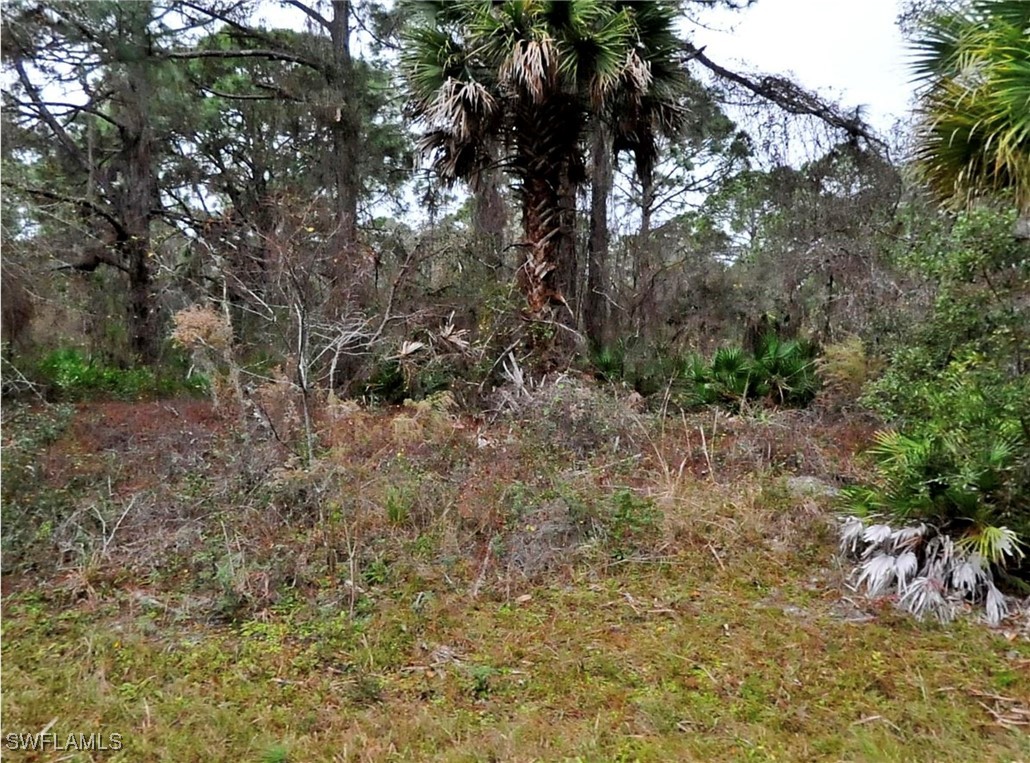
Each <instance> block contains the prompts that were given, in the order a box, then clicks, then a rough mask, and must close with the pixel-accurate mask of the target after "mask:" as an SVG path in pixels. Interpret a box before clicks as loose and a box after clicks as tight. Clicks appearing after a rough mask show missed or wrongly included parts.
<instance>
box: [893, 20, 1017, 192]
mask: <svg viewBox="0 0 1030 763" xmlns="http://www.w3.org/2000/svg"><path fill="white" fill-rule="evenodd" d="M913 70H914V72H915V74H916V76H917V78H918V79H919V80H921V81H922V82H923V83H925V89H924V92H923V95H922V109H921V111H922V127H921V129H920V133H919V147H918V151H917V158H918V161H919V164H920V166H921V168H922V171H923V174H924V176H925V178H926V180H927V182H928V183H929V185H930V187H931V188H932V189H933V190H934V191H935V192H936V193H938V194H939V195H940V196H941V197H942V198H944V199H952V200H958V201H967V200H969V199H970V198H972V197H975V196H978V195H981V194H984V193H991V192H995V191H1002V190H1011V191H1013V192H1014V193H1015V196H1016V201H1017V203H1018V204H1019V205H1020V206H1021V207H1022V208H1023V210H1024V211H1026V210H1030V3H1027V2H1026V1H1025V0H977V1H976V2H973V3H972V4H971V5H970V6H969V7H968V8H967V10H965V11H964V12H958V13H951V14H946V15H942V16H938V17H937V18H935V19H934V20H933V21H932V22H931V23H930V24H929V25H928V26H927V27H926V29H925V30H924V33H923V36H922V37H921V38H920V39H919V40H918V41H917V43H916V45H915V58H914V62H913Z"/></svg>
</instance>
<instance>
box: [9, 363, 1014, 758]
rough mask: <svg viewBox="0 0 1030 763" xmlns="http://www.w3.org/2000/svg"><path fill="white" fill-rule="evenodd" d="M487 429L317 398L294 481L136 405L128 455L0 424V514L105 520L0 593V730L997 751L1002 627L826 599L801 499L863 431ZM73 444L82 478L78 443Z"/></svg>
mask: <svg viewBox="0 0 1030 763" xmlns="http://www.w3.org/2000/svg"><path fill="white" fill-rule="evenodd" d="M507 404H508V406H509V407H508V408H507V409H506V410H504V411H498V412H497V413H496V414H495V418H494V419H493V420H492V421H485V420H476V419H473V418H471V417H468V416H466V415H463V414H461V413H460V412H459V411H458V410H457V409H456V407H455V406H454V405H453V402H452V401H451V400H450V399H449V398H448V396H447V395H436V396H431V397H430V398H428V399H426V400H424V401H420V402H419V403H411V404H409V405H407V406H405V407H403V408H400V409H393V410H389V411H382V410H375V409H371V408H368V407H364V406H360V405H357V404H355V403H352V402H349V401H340V400H336V399H334V398H330V399H329V400H328V402H326V403H325V404H324V405H323V406H321V407H320V408H319V409H318V410H317V411H315V415H314V424H313V426H314V428H315V434H316V442H317V444H318V447H317V449H316V451H315V453H314V454H313V456H314V457H313V458H311V459H310V461H308V460H306V459H305V458H303V457H301V456H300V455H298V453H297V452H296V449H294V448H291V447H288V446H289V445H290V443H288V442H287V443H282V442H280V441H278V440H277V439H276V438H274V437H271V436H270V435H269V434H268V433H267V432H265V430H263V429H262V428H261V425H260V424H258V423H254V424H252V426H251V428H250V429H246V430H244V429H241V427H242V426H243V424H242V423H241V422H240V420H239V419H238V418H237V417H230V418H228V419H221V420H218V419H217V418H214V419H208V418H207V414H205V415H201V414H200V413H199V410H193V409H187V408H186V407H185V406H183V405H180V406H179V407H178V408H176V409H175V410H174V411H167V410H166V409H165V408H164V407H162V406H160V405H154V406H151V407H149V408H147V409H146V410H147V416H149V417H160V416H166V417H167V418H166V419H165V420H163V421H157V422H152V427H153V428H152V431H155V432H164V430H166V429H175V428H178V429H180V430H184V433H183V434H182V436H177V437H176V438H174V439H157V440H155V441H153V442H151V441H141V440H140V439H139V436H138V434H136V432H137V429H138V425H139V422H138V421H137V420H133V419H128V420H126V421H125V423H124V425H123V424H121V423H118V424H117V425H115V424H114V423H113V416H114V413H115V411H114V410H112V406H111V404H102V403H97V404H93V405H96V406H105V405H106V407H104V408H101V409H100V410H102V411H103V412H104V414H105V415H98V416H97V417H96V419H95V420H90V421H94V422H95V423H93V424H91V425H90V426H86V425H85V420H82V421H80V423H78V424H77V425H75V426H72V427H68V426H67V422H65V424H63V425H60V426H58V424H59V423H60V421H59V420H58V422H57V424H51V425H47V424H46V421H49V420H50V418H49V417H51V416H52V415H56V414H57V413H58V411H59V410H63V411H65V412H66V413H67V415H70V409H53V408H41V409H36V410H34V411H33V412H32V413H31V415H27V417H26V418H19V419H17V420H12V421H11V422H8V421H5V437H6V436H8V434H9V433H10V432H14V431H24V432H26V433H29V432H35V434H33V435H31V436H28V434H26V437H25V439H23V440H17V441H12V443H11V444H12V446H13V450H12V451H11V453H12V456H13V457H12V458H11V459H10V468H12V469H13V468H15V466H16V464H17V463H18V462H19V459H20V462H21V463H22V464H26V463H35V462H44V463H47V464H48V468H47V474H46V475H45V476H46V478H45V479H41V480H40V481H37V482H34V483H31V484H29V483H25V485H24V486H23V487H18V485H17V483H16V482H14V483H10V484H9V483H8V481H7V479H6V476H7V475H6V470H7V469H8V466H9V464H8V458H7V455H8V454H7V452H5V459H4V468H5V480H4V485H3V489H4V493H5V495H4V497H5V506H6V505H7V499H8V498H9V497H11V496H14V497H16V498H17V500H18V502H19V505H20V506H21V511H22V512H23V513H25V516H29V517H31V516H32V514H31V513H26V512H31V511H32V510H33V507H35V508H36V509H38V507H39V506H42V505H44V503H45V501H46V500H47V498H46V494H48V493H50V492H52V491H54V490H55V486H57V485H60V484H64V483H66V482H68V480H69V479H71V478H75V477H76V476H79V477H85V476H86V475H88V474H92V475H94V479H92V481H91V480H88V479H79V481H78V482H76V483H74V484H75V490H74V495H73V496H71V498H73V499H74V500H72V501H71V502H70V503H69V505H73V506H75V507H82V506H91V505H97V506H101V507H102V512H101V515H102V516H103V517H104V518H105V521H106V523H107V524H106V531H105V529H104V526H103V525H101V524H100V522H99V521H98V522H97V523H96V525H95V526H94V525H90V524H89V523H86V522H83V523H82V532H84V533H86V534H89V533H92V534H93V537H92V540H91V541H90V543H91V544H92V546H91V547H92V548H94V549H96V548H99V549H102V551H103V553H101V554H94V555H92V556H89V557H75V558H64V557H61V558H56V559H54V560H52V564H50V565H49V566H48V565H47V564H45V563H44V560H43V558H42V557H41V556H40V555H37V556H36V557H35V567H34V569H27V568H21V569H20V574H19V575H18V576H16V577H15V579H14V580H13V581H9V582H11V583H12V586H13V588H14V592H13V593H12V594H9V595H8V597H7V598H6V599H5V602H4V618H5V619H4V627H5V638H4V647H3V650H4V651H3V657H4V660H5V664H4V667H5V691H4V694H3V710H4V713H5V728H8V729H11V730H15V731H17V730H21V729H26V730H35V729H39V728H43V727H44V726H45V725H46V724H47V723H48V722H49V721H50V720H51V719H52V718H53V717H54V716H55V715H56V716H58V719H59V720H58V723H57V727H55V730H56V731H59V732H64V731H65V729H64V728H63V726H62V724H63V723H64V722H65V719H68V718H77V717H83V713H85V712H87V708H88V712H89V713H90V716H89V717H91V718H95V719H96V723H97V724H98V725H99V726H100V727H102V729H104V730H106V731H109V732H113V733H122V734H124V735H125V740H126V746H125V750H124V751H123V752H121V753H116V754H111V755H110V759H111V760H138V759H170V758H174V759H190V758H195V757H197V756H198V755H199V756H201V757H204V759H207V760H223V759H224V760H228V759H232V760H238V759H241V757H242V758H245V759H262V758H266V759H273V757H272V756H277V757H276V758H274V759H284V758H285V759H291V760H292V759H298V760H328V759H331V758H332V757H333V756H334V755H339V754H340V753H341V750H343V752H344V756H345V757H348V758H349V759H357V760H392V759H395V760H402V759H403V760H429V759H433V760H478V759H484V760H485V759H504V760H521V759H577V758H579V759H588V760H617V759H640V760H689V759H706V760H740V759H773V758H775V759H779V760H794V759H796V760H839V759H861V758H863V757H868V758H870V759H883V758H910V757H913V756H916V757H918V756H919V755H924V754H925V755H927V756H928V757H929V758H932V759H934V760H956V761H957V760H969V759H997V758H999V756H1000V757H1001V758H1012V759H1018V758H1019V757H1020V756H1025V755H1026V753H1027V752H1028V750H1027V749H1026V744H1025V738H1024V737H1022V736H1019V735H1018V734H1016V733H1011V732H1010V731H1008V730H1007V728H1006V727H1005V726H1004V725H1002V722H1003V721H1004V723H1006V724H1007V723H1011V722H1012V721H1013V719H1015V720H1016V721H1018V720H1019V718H1020V717H1021V716H1020V713H1021V712H1022V710H1023V708H1024V704H1020V701H1019V700H1018V697H1021V696H1024V695H1025V694H1027V693H1028V692H1030V685H1028V684H1027V681H1026V677H1025V675H1024V672H1025V671H1024V672H1020V671H1021V668H1020V666H1021V665H1022V664H1023V661H1025V660H1027V659H1030V651H1028V648H1030V643H1028V642H1027V641H1026V639H1025V638H1024V637H1023V636H1021V635H1020V634H1019V632H1018V628H1015V627H1013V626H1011V625H1009V626H1007V627H1009V628H1010V629H1011V630H1010V631H1008V633H1009V636H1008V638H1010V640H1004V639H1002V638H1000V637H998V636H996V635H994V634H992V633H991V632H989V631H986V630H983V629H979V628H975V627H973V626H972V625H971V624H965V623H959V624H957V625H953V626H951V628H950V629H949V630H944V629H942V628H941V627H940V626H937V625H933V624H918V623H915V622H913V621H911V620H906V619H902V618H900V617H899V616H898V615H897V614H896V613H894V611H893V609H892V608H890V607H881V606H880V605H879V604H877V603H871V604H867V603H864V602H851V601H849V600H847V599H846V598H844V597H842V595H841V589H840V586H841V584H842V582H843V575H842V573H841V571H840V570H838V569H836V567H835V566H834V565H833V564H832V561H831V560H832V555H833V550H834V545H835V543H834V537H833V535H834V524H833V520H832V516H831V515H830V514H829V512H828V510H827V504H828V501H829V496H830V495H831V494H832V492H833V491H834V489H835V485H834V480H835V477H836V476H838V475H841V474H848V473H850V470H852V469H854V468H856V467H855V466H854V465H853V464H852V463H851V460H850V459H851V453H852V451H853V450H854V448H855V447H856V446H857V445H858V444H859V442H860V440H861V438H862V437H863V436H864V435H863V434H862V433H861V432H859V431H851V430H846V429H843V428H837V429H832V428H828V426H827V425H826V424H825V423H823V422H820V421H819V420H818V418H817V417H816V416H815V415H814V414H813V413H811V412H800V411H784V412H769V411H763V412H761V415H751V416H739V415H731V414H728V413H726V412H724V411H720V410H718V409H713V410H709V411H705V412H702V413H698V414H684V415H682V416H675V417H673V416H669V417H656V416H653V415H649V414H645V413H639V412H637V411H636V410H635V405H634V403H633V401H631V400H628V399H627V398H626V397H621V398H620V397H619V396H612V395H611V394H609V392H608V391H606V390H604V389H603V388H598V387H595V386H592V385H588V384H585V383H583V382H582V381H577V380H575V379H573V378H571V377H565V378H562V379H561V380H559V381H558V383H554V382H553V380H552V382H549V383H546V384H540V385H529V386H527V388H526V389H524V390H522V391H521V392H519V393H518V394H517V395H513V396H512V397H511V398H510V399H508V400H507ZM118 405H121V404H118ZM201 405H203V406H206V407H207V408H209V406H208V405H207V404H206V403H205V404H199V403H198V404H195V406H196V407H197V409H199V408H200V406H201ZM90 410H91V408H90V407H88V406H83V407H82V408H81V409H80V412H79V414H78V415H79V416H80V417H84V416H87V415H88V412H89V411H90ZM6 415H7V413H6V410H5V416H6ZM210 415H211V416H214V414H213V413H211V414H210ZM58 418H59V419H60V417H58ZM120 421H121V420H120V419H119V422H120ZM214 421H217V422H218V425H217V429H216V430H215V431H213V432H212V433H211V434H210V436H208V437H206V438H205V439H201V438H200V434H201V429H200V427H201V425H202V424H205V423H209V422H214ZM9 424H11V426H8V425H9ZM833 426H836V427H842V426H843V425H842V424H840V423H838V424H835V425H833ZM48 427H49V428H48ZM94 428H95V429H94ZM281 431H283V432H286V431H287V430H286V429H281ZM98 432H102V433H103V436H104V438H105V440H104V441H105V442H107V443H110V445H109V453H110V456H109V457H110V458H111V459H113V460H117V461H118V462H119V468H118V469H113V470H110V471H109V472H108V474H109V475H110V476H111V480H110V482H108V481H107V480H105V479H101V478H99V475H100V474H101V472H100V471H99V468H100V465H101V464H100V462H99V461H96V460H93V457H92V456H91V455H90V454H86V453H84V452H83V450H82V447H81V446H82V445H83V444H84V443H85V442H86V440H87V439H88V438H91V437H96V436H97V434H98ZM165 434H167V432H166V433H165ZM123 435H124V437H123ZM296 436H298V437H299V436H301V435H299V434H298V435H296ZM55 449H56V450H55ZM198 451H199V454H198V453H197V452H198ZM71 456H73V457H71ZM797 474H800V475H804V477H805V480H792V476H794V475H797ZM9 491H11V492H10V494H9ZM19 496H20V497H19ZM127 509H131V510H129V511H127ZM123 513H124V518H123V519H121V520H119V517H122V516H123ZM16 519H17V518H15V520H12V521H16ZM4 520H5V532H6V530H7V520H8V517H7V515H5V517H4ZM119 522H120V523H119ZM116 523H119V524H118V525H117V528H115V525H116ZM30 525H31V522H29V523H28V524H27V525H26V526H30ZM85 540H89V539H88V538H87V539H85ZM40 548H42V547H40ZM58 551H59V549H58V548H57V547H53V552H55V553H56V552H58ZM41 650H42V651H41ZM54 650H56V651H57V652H60V653H61V654H65V655H66V654H74V655H75V659H63V660H60V661H57V662H53V661H47V662H45V663H44V662H41V661H40V660H39V659H38V656H39V654H41V653H51V652H52V651H54ZM70 686H75V690H74V691H70V690H69V687H70ZM270 698H272V700H273V701H270ZM981 703H982V704H981ZM984 706H986V707H987V708H989V710H985V709H984ZM44 716H45V717H44ZM173 718H174V719H175V720H174V723H173V722H172V721H170V720H168V719H173ZM999 719H1000V720H999ZM58 727H59V728H58ZM182 728H189V729H190V734H188V735H184V734H182V733H181V729H182ZM255 729H258V730H259V732H258V733H256V734H255V731H254V730H255ZM697 732H702V733H697ZM327 735H329V736H331V737H332V738H333V739H334V740H335V742H336V747H334V748H333V749H331V750H330V749H328V748H326V747H325V742H324V740H325V738H326V737H327ZM341 745H342V747H341ZM223 751H225V752H223Z"/></svg>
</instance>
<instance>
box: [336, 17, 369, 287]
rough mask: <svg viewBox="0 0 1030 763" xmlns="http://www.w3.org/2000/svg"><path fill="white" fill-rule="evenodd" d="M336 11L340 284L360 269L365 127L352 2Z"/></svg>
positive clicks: (337, 204)
mask: <svg viewBox="0 0 1030 763" xmlns="http://www.w3.org/2000/svg"><path fill="white" fill-rule="evenodd" d="M332 7H333V16H332V19H331V20H330V24H329V35H330V39H331V41H332V48H333V65H332V67H331V68H330V70H329V75H328V80H329V81H328V85H329V92H330V93H331V94H332V98H333V100H334V101H335V108H336V111H335V112H334V113H333V115H332V116H333V120H332V124H331V131H332V140H333V145H332V161H333V176H334V181H335V185H336V231H335V235H334V239H335V242H334V244H335V245H334V250H335V252H334V257H335V258H336V261H335V265H336V267H335V268H334V272H335V275H336V276H337V278H338V280H339V279H345V278H347V277H348V276H350V275H352V274H353V272H354V268H355V266H356V262H355V258H356V257H357V241H358V196H359V182H358V161H359V157H360V154H361V125H360V117H359V115H358V112H357V107H356V104H355V89H354V85H355V83H354V62H353V59H352V58H351V52H350V28H351V22H350V14H351V4H350V2H349V0H333V3H332ZM339 285H341V284H338V286H339Z"/></svg>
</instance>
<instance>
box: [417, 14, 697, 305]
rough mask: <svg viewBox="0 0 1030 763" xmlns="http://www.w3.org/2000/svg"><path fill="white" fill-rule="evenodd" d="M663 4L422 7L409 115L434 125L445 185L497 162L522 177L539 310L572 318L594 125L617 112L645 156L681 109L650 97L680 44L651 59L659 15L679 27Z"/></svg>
mask: <svg viewBox="0 0 1030 763" xmlns="http://www.w3.org/2000/svg"><path fill="white" fill-rule="evenodd" d="M660 7H662V8H663V9H664V10H663V12H662V13H661V14H655V13H654V12H653V11H652V10H650V9H649V10H648V12H647V13H644V12H642V10H641V9H642V8H644V6H640V7H639V8H638V7H637V6H635V4H633V3H619V2H611V1H610V0H608V1H606V0H571V1H570V2H550V1H545V0H504V1H503V2H490V1H489V0H451V1H450V2H448V1H447V0H444V1H442V2H435V3H420V4H419V5H418V6H417V8H418V10H419V11H420V14H419V16H418V17H417V18H416V19H415V20H414V22H413V24H412V25H411V26H410V27H409V30H408V32H407V37H408V47H407V52H406V53H405V54H404V57H403V61H402V63H403V66H404V69H405V73H406V77H407V82H408V89H409V111H410V114H411V115H412V116H413V117H415V118H417V119H421V120H422V121H423V122H424V123H425V125H426V131H425V133H424V134H423V137H422V140H421V142H420V149H421V150H422V151H423V152H424V153H426V154H429V155H431V156H432V158H433V164H434V166H435V168H436V169H437V171H438V172H439V173H440V175H441V176H442V177H443V178H444V179H446V180H448V181H454V180H475V178H476V177H477V176H478V174H479V173H482V172H483V171H485V170H486V169H487V168H489V167H491V166H493V165H494V163H495V162H496V163H499V164H500V166H502V167H503V168H504V169H505V170H506V171H507V172H508V173H509V174H510V175H511V176H512V177H513V178H514V180H515V182H516V185H517V190H518V197H519V200H520V204H521V206H522V221H523V231H524V236H525V240H524V242H523V245H524V246H525V249H526V259H525V262H524V263H523V265H522V267H521V268H520V270H519V282H520V285H521V287H522V289H523V291H524V292H525V294H526V298H527V302H528V307H527V315H528V316H529V317H531V318H534V319H547V318H548V317H551V316H553V311H554V309H555V307H561V306H565V307H566V308H569V310H568V313H569V315H572V310H571V307H569V300H568V296H569V294H570V292H571V290H572V289H573V288H574V283H575V274H576V257H575V240H574V236H573V231H574V223H575V203H576V191H577V189H578V187H579V185H580V184H581V183H582V182H583V181H584V179H585V177H586V173H585V166H584V159H583V153H584V143H585V138H586V136H587V135H589V134H590V126H591V125H592V124H593V123H594V122H595V121H596V120H598V119H602V118H609V119H611V118H612V117H613V115H615V114H621V115H622V118H623V122H624V124H623V125H622V126H619V124H618V123H615V122H614V120H612V121H613V135H614V136H616V137H615V140H616V141H618V140H620V139H621V140H622V141H623V142H624V143H625V144H626V147H627V148H628V149H631V150H639V151H641V152H642V153H643V152H646V151H647V150H648V149H649V148H650V147H651V146H652V144H653V135H654V134H655V133H654V129H655V128H656V127H658V126H660V125H661V124H662V123H663V120H668V119H670V118H671V114H672V113H673V110H674V107H673V106H663V107H662V108H660V109H659V108H657V107H656V106H655V105H654V104H652V103H650V102H649V101H648V98H651V99H652V100H656V99H657V98H658V96H660V95H662V94H663V91H662V90H661V89H660V88H658V87H657V86H656V85H655V76H654V73H655V72H656V71H665V70H667V69H672V68H674V66H673V63H672V61H671V57H672V56H674V55H675V54H676V53H677V52H678V47H676V46H673V45H667V46H666V47H664V48H662V49H661V54H662V55H664V56H668V57H670V61H668V62H665V61H658V60H652V59H656V58H660V56H657V57H656V52H655V49H653V48H649V47H648V45H647V44H646V42H645V40H644V39H642V36H641V35H642V34H644V33H647V34H650V33H651V26H655V25H657V26H660V24H659V22H658V21H657V20H656V19H661V20H663V22H662V23H664V24H666V26H667V27H668V28H669V29H671V24H672V20H673V18H674V12H673V10H672V8H671V6H668V5H666V4H662V5H661V6H660ZM645 22H646V23H645ZM648 25H651V26H648ZM669 34H670V35H671V31H669ZM659 64H661V65H659ZM663 67H664V68H663ZM620 102H621V103H622V104H623V105H622V106H619V107H618V108H616V106H617V104H618V103H620ZM631 107H632V108H631ZM645 117H646V119H647V120H649V121H648V122H647V123H646V124H645V121H644V120H645ZM632 122H635V123H636V124H635V128H634V129H631V127H633V125H632V124H631V123H632ZM616 145H617V143H616ZM495 157H496V158H495Z"/></svg>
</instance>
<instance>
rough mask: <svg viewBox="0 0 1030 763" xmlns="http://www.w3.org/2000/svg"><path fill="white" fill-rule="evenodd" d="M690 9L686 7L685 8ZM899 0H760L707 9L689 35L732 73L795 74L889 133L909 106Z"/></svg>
mask: <svg viewBox="0 0 1030 763" xmlns="http://www.w3.org/2000/svg"><path fill="white" fill-rule="evenodd" d="M688 10H689V6H688ZM899 10H900V9H899V2H898V0H857V1H856V0H758V2H757V3H756V4H755V5H754V6H752V7H751V8H748V9H747V10H743V11H725V10H717V11H706V12H704V13H703V14H700V15H697V18H698V19H699V20H700V21H702V22H703V23H704V24H706V25H707V26H708V27H710V28H708V29H705V28H702V27H699V26H694V27H692V28H691V37H692V38H693V41H694V43H695V44H696V45H697V46H698V47H702V46H706V50H705V53H706V55H708V57H709V58H711V59H712V60H713V61H715V62H716V63H719V64H722V65H724V66H726V67H727V68H730V69H738V68H739V69H749V70H752V71H759V72H762V73H768V74H787V75H791V74H793V75H796V80H797V81H798V82H800V83H801V84H802V85H804V86H806V87H808V88H809V89H815V90H817V91H818V92H820V93H821V94H824V95H829V96H832V97H834V98H836V99H838V100H839V101H840V103H841V105H842V106H844V107H846V108H848V107H854V106H859V105H862V106H866V107H868V111H867V113H866V118H867V120H868V121H869V122H870V123H871V124H872V125H873V127H874V128H876V129H877V130H879V131H881V132H887V131H889V130H890V129H891V127H892V126H893V125H894V123H895V121H896V120H898V119H902V120H905V119H907V115H908V113H909V111H910V109H911V103H910V101H911V98H912V92H913V88H912V85H911V84H910V83H909V80H910V76H911V75H910V74H909V72H908V69H907V66H906V55H907V54H906V52H905V43H904V40H903V39H902V37H901V33H900V31H899V30H898V28H897V25H896V23H895V22H896V19H897V16H898V13H899Z"/></svg>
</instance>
